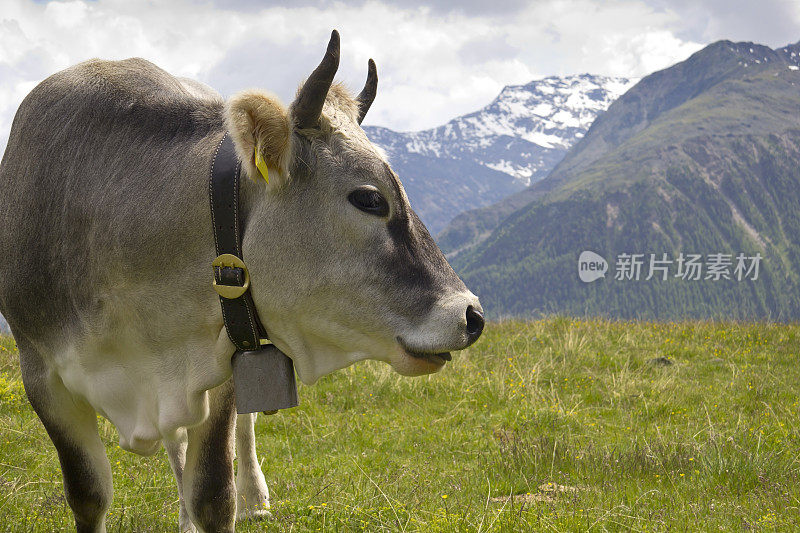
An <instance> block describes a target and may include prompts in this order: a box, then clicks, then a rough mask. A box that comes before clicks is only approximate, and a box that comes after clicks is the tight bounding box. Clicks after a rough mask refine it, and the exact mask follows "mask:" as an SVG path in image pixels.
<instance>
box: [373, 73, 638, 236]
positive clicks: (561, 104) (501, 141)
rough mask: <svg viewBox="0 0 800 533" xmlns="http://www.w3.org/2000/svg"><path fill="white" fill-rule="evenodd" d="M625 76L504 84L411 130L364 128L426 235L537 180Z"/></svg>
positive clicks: (625, 84)
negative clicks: (485, 98)
mask: <svg viewBox="0 0 800 533" xmlns="http://www.w3.org/2000/svg"><path fill="white" fill-rule="evenodd" d="M631 83H632V80H630V79H628V78H615V77H609V76H597V75H592V74H578V75H573V76H548V77H544V78H541V79H537V80H533V81H531V82H529V83H526V84H522V85H509V86H506V87H504V88H503V90H501V91H500V93H499V94H498V96H497V97H495V98H494V99H493V100H492V102H490V103H489V104H487V105H486V106H484V107H483V108H481V109H479V110H477V111H474V112H472V113H468V114H466V115H462V116H459V117H455V118H454V119H452V120H450V121H448V122H447V123H445V124H443V125H441V126H437V127H435V128H429V129H427V130H422V131H417V132H395V131H393V130H390V129H388V128H383V127H378V126H367V127H365V128H364V130H365V131H366V132H367V135H368V136H369V137H370V139H371V140H372V141H373V142H374V143H375V144H377V145H378V146H380V147H381V148H383V149H384V150H385V151H386V152H387V154H388V156H389V160H390V163H391V164H392V166H393V167H394V168H395V170H396V171H397V172H398V174H399V175H400V176H401V179H402V180H403V184H404V186H405V188H406V191H407V193H408V195H409V198H410V200H411V204H412V206H413V207H414V209H415V210H416V211H417V212H418V214H419V215H420V218H421V219H422V220H423V222H425V223H426V225H428V227H429V229H430V230H431V232H432V233H434V234H435V233H437V232H438V231H439V230H441V229H442V228H443V227H444V226H445V224H446V223H448V222H449V221H450V220H452V218H453V217H454V216H455V215H456V214H458V213H459V212H461V211H463V210H465V209H470V208H474V207H480V206H483V205H489V204H491V203H493V202H495V201H497V200H500V199H501V198H504V197H506V196H508V195H510V194H513V193H515V192H518V191H520V190H523V189H524V188H525V187H526V186H528V185H530V183H532V182H535V181H537V180H538V179H541V178H542V177H544V176H545V175H547V174H548V173H549V172H550V170H551V169H552V168H553V167H554V166H555V165H556V164H557V163H558V162H559V161H560V160H561V158H562V157H563V156H564V154H565V153H566V151H567V149H568V148H569V146H571V145H572V144H574V143H575V142H576V141H577V140H579V139H580V138H581V137H582V136H583V134H584V133H585V131H586V130H587V129H588V127H589V125H590V124H591V123H592V122H593V121H594V119H595V118H596V117H597V116H598V115H599V114H600V113H602V112H603V111H604V110H605V109H606V108H607V107H608V105H609V104H610V103H611V102H613V101H614V100H615V99H616V98H617V97H618V96H619V95H620V94H622V93H623V92H624V91H625V89H626V88H627V87H628V86H630V84H631Z"/></svg>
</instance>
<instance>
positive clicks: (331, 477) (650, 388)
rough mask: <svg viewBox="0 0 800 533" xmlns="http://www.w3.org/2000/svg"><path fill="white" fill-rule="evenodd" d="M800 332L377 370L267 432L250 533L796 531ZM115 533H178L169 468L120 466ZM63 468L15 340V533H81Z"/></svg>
mask: <svg viewBox="0 0 800 533" xmlns="http://www.w3.org/2000/svg"><path fill="white" fill-rule="evenodd" d="M798 392H800V326H798V325H781V324H773V323H737V322H670V323H667V322H619V321H607V320H600V319H596V320H579V321H576V320H572V319H568V318H564V317H551V318H546V319H543V320H538V321H533V322H518V321H503V322H499V323H498V322H495V323H490V324H488V325H487V327H486V331H485V333H484V335H483V337H482V338H481V339H480V340H479V341H478V342H477V343H476V344H475V345H474V346H473V347H471V348H469V349H468V350H466V351H465V352H461V353H459V354H456V355H455V356H454V360H453V361H452V362H451V363H448V364H447V366H446V367H445V369H444V370H443V371H442V372H440V373H439V374H435V375H431V376H426V377H421V378H413V379H411V378H403V377H401V376H398V375H396V374H394V373H393V372H392V371H391V369H390V368H389V367H388V366H386V365H384V364H382V363H377V362H369V363H362V364H357V365H355V366H353V367H351V368H348V369H346V370H343V371H339V372H336V373H334V374H333V375H330V376H328V377H325V378H323V379H322V380H320V382H319V383H318V384H316V385H314V386H312V387H301V389H300V398H301V401H300V406H299V407H297V408H294V409H291V410H288V411H283V412H280V413H278V414H276V415H273V416H259V420H258V424H257V426H256V432H257V440H258V449H259V454H260V457H261V458H262V469H263V471H264V473H265V475H266V478H267V483H268V484H269V488H270V493H271V501H272V514H273V517H272V519H270V520H266V521H261V522H244V523H240V524H238V525H237V531H245V532H247V531H319V530H321V531H370V532H372V531H426V532H427V531H431V532H437V531H441V532H448V533H451V532H455V531H481V532H484V531H486V532H488V531H587V530H588V531H696V530H703V531H743V530H758V531H772V530H775V531H786V530H795V529H797V528H800V453H799V452H800V416H798V414H799V413H798V411H800V407H799V406H798ZM98 424H99V427H100V429H101V435H102V437H103V439H104V441H105V442H106V445H107V448H108V453H109V458H110V460H111V464H112V469H113V473H114V489H115V497H114V504H113V506H112V508H111V510H110V512H109V515H108V519H107V527H108V531H109V532H112V531H155V532H161V531H177V528H178V526H177V523H178V504H177V498H178V496H177V490H176V488H175V485H174V481H173V477H172V474H171V471H170V467H169V463H168V461H167V456H166V453H165V452H164V451H163V450H161V451H160V452H159V453H157V454H156V455H154V456H152V457H139V456H136V455H133V454H130V453H128V452H124V451H122V450H121V449H120V448H118V447H117V444H116V442H117V437H116V433H115V430H114V428H113V427H112V426H111V425H110V424H109V423H108V422H107V421H105V420H103V419H102V418H98ZM73 527H74V526H73V523H72V515H71V513H70V511H69V509H68V507H67V505H66V503H65V501H64V497H63V488H62V484H61V474H60V470H59V466H58V460H57V457H56V454H55V449H54V448H53V445H52V444H51V442H50V440H49V439H48V438H47V435H46V434H45V432H44V429H43V427H42V425H41V423H40V422H39V420H38V418H36V415H35V414H34V413H33V410H32V409H31V407H30V405H29V403H28V401H27V399H26V397H25V392H24V390H23V387H22V382H21V379H20V373H19V364H18V361H17V354H16V349H15V345H14V341H13V339H11V338H10V337H3V338H1V339H0V530H2V531H8V532H39V531H42V532H50V531H70V530H72V529H73Z"/></svg>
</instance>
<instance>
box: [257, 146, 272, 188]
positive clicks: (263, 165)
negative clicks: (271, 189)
mask: <svg viewBox="0 0 800 533" xmlns="http://www.w3.org/2000/svg"><path fill="white" fill-rule="evenodd" d="M255 151H256V168H258V171H259V172H261V177H262V178H264V181H266V182H267V183H269V169H268V168H267V162H266V161H264V158H263V157H262V156H261V150H259V149H258V146H256V147H255Z"/></svg>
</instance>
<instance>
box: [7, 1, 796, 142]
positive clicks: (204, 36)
mask: <svg viewBox="0 0 800 533" xmlns="http://www.w3.org/2000/svg"><path fill="white" fill-rule="evenodd" d="M0 6H1V7H0V150H2V149H3V148H4V146H5V143H6V139H7V136H8V130H9V128H10V127H11V121H12V119H13V116H14V112H15V111H16V108H17V106H18V105H19V102H20V101H21V100H22V98H24V96H25V95H26V94H27V93H28V91H30V89H31V88H32V87H33V86H35V85H36V83H38V82H39V81H40V80H42V79H43V78H44V77H46V76H48V75H49V74H52V73H53V72H55V71H57V70H59V69H62V68H64V67H66V66H69V65H71V64H74V63H77V62H79V61H82V60H84V59H88V58H91V57H101V58H108V59H120V58H125V57H130V56H140V57H144V58H146V59H149V60H151V61H153V62H154V63H156V64H157V65H159V66H161V67H162V68H164V69H166V70H168V71H169V72H171V73H173V74H176V75H181V76H189V77H192V78H195V79H199V80H201V81H204V82H206V83H208V84H209V85H211V86H212V87H214V88H216V89H217V90H219V91H220V92H221V93H222V94H223V95H225V96H228V95H230V94H232V93H233V92H235V91H237V90H239V89H243V88H247V87H261V88H265V89H268V90H271V91H273V92H275V93H276V94H278V95H279V96H280V97H281V98H282V99H283V100H284V101H285V102H287V103H288V102H289V100H290V99H291V97H292V96H293V94H294V91H295V89H296V87H297V84H298V83H299V82H300V81H301V80H302V79H303V78H304V77H305V76H307V75H308V74H309V73H310V72H311V70H313V68H314V67H315V66H316V64H317V63H318V61H319V59H320V58H321V56H322V53H323V52H324V48H325V45H326V44H327V39H328V36H329V34H330V31H331V29H332V28H337V29H338V30H339V31H340V33H341V36H342V60H341V67H340V71H339V78H340V79H341V80H342V81H344V82H346V83H347V84H348V85H350V86H351V87H353V88H354V89H355V90H356V91H357V90H360V87H361V85H362V84H363V80H364V77H365V75H366V64H367V59H368V58H369V57H373V58H374V59H375V61H376V62H377V64H378V73H379V77H380V84H379V89H378V97H377V100H376V102H375V104H374V105H373V107H372V110H371V111H370V115H369V116H368V117H367V120H366V123H369V124H377V125H383V126H388V127H390V128H393V129H398V130H416V129H422V128H426V127H431V126H435V125H438V124H441V123H443V122H446V121H447V120H449V119H450V118H452V117H454V116H457V115H459V114H463V113H466V112H469V111H473V110H475V109H478V108H480V107H482V106H483V105H485V104H486V103H488V102H489V101H490V100H491V99H492V98H493V97H494V96H495V95H496V94H497V93H498V92H499V91H500V89H501V88H502V87H503V86H504V85H508V84H519V83H525V82H527V81H530V80H532V79H535V78H538V77H542V76H547V75H551V74H575V73H582V72H589V73H594V74H607V75H615V76H635V77H639V76H643V75H645V74H648V73H650V72H652V71H654V70H658V69H661V68H664V67H667V66H669V65H670V64H672V63H675V62H676V61H680V60H683V59H685V58H686V57H688V56H689V55H690V54H691V53H692V52H694V51H696V50H698V49H699V48H701V47H702V46H704V45H706V44H708V43H710V42H713V41H716V40H719V39H730V40H734V41H754V42H760V43H763V44H767V45H769V46H772V47H780V46H784V45H786V44H788V43H791V42H796V41H798V40H800V2H797V1H795V0H759V1H753V0H607V1H601V0H536V1H528V2H526V1H522V0H511V1H504V0H494V1H486V0H462V1H458V0H434V1H431V2H423V1H421V0H419V1H417V0H408V1H405V2H389V1H378V0H365V1H352V2H351V1H346V2H345V1H324V0H323V1H311V0H278V1H272V2H270V1H264V2H261V1H256V0H232V1H223V0H217V1H213V0H206V1H199V0H172V1H154V0H150V1H148V0H97V1H81V0H70V1H52V2H45V1H30V0H28V1H23V0H2V3H0Z"/></svg>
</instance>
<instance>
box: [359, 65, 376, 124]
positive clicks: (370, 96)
mask: <svg viewBox="0 0 800 533" xmlns="http://www.w3.org/2000/svg"><path fill="white" fill-rule="evenodd" d="M377 90H378V69H377V68H375V62H374V61H373V60H372V59H370V60H369V63H368V65H367V82H366V83H365V84H364V89H363V90H362V91H361V94H359V95H358V98H357V99H356V100H358V123H359V124H361V122H362V121H363V120H364V117H365V116H367V111H369V106H371V105H372V101H373V100H375V93H376V92H377Z"/></svg>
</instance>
